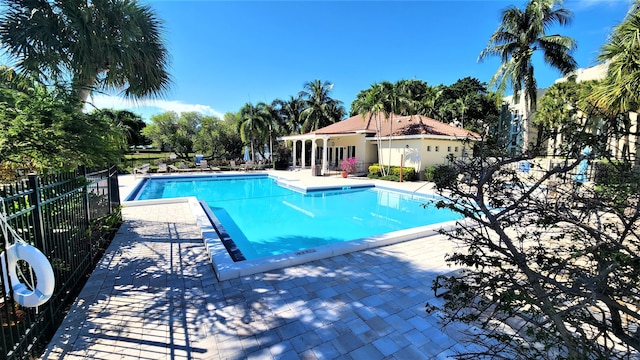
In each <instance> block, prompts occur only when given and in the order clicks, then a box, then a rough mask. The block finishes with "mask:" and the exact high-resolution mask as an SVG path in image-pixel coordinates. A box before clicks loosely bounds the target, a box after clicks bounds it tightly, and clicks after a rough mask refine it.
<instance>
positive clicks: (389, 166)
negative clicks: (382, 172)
mask: <svg viewBox="0 0 640 360" xmlns="http://www.w3.org/2000/svg"><path fill="white" fill-rule="evenodd" d="M392 135H393V111H392V112H391V116H390V119H389V158H388V159H387V174H391V136H392Z"/></svg>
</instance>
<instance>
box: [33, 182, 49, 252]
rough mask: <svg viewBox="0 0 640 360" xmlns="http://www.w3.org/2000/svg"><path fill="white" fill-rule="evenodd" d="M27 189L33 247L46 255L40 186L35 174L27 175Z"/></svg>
mask: <svg viewBox="0 0 640 360" xmlns="http://www.w3.org/2000/svg"><path fill="white" fill-rule="evenodd" d="M29 187H30V188H31V190H32V193H31V194H30V196H29V201H30V202H31V205H33V235H34V243H35V246H36V247H37V248H38V249H40V250H41V251H42V253H44V254H46V253H47V244H46V242H45V238H44V222H43V220H42V204H41V198H40V184H39V183H38V175H37V174H33V173H32V174H29Z"/></svg>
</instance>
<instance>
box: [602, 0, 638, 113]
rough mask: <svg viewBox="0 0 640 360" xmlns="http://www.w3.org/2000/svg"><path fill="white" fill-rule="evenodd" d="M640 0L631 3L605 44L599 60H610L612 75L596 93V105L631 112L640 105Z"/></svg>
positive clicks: (621, 111) (608, 76)
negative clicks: (639, 55)
mask: <svg viewBox="0 0 640 360" xmlns="http://www.w3.org/2000/svg"><path fill="white" fill-rule="evenodd" d="M638 33H640V0H636V1H635V2H634V4H633V5H632V6H631V9H630V10H629V13H628V14H627V16H626V17H625V19H624V20H623V21H622V23H620V25H618V26H617V27H616V28H615V29H614V31H613V33H612V34H611V37H610V39H609V41H608V42H607V43H606V44H605V45H604V46H603V47H602V49H601V50H600V54H599V56H598V60H600V61H603V62H609V69H608V74H607V77H606V78H605V80H604V81H603V82H602V85H601V86H599V87H597V88H596V89H595V91H594V93H593V99H594V100H595V102H596V105H597V106H599V107H601V108H604V109H607V110H609V111H611V112H613V113H628V112H630V111H636V110H638V109H639V108H640V94H639V93H638V89H639V88H640V62H639V61H638V54H639V53H640V38H639V37H638Z"/></svg>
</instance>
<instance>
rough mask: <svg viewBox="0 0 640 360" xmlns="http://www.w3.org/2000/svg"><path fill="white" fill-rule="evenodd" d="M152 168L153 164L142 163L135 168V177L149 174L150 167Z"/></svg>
mask: <svg viewBox="0 0 640 360" xmlns="http://www.w3.org/2000/svg"><path fill="white" fill-rule="evenodd" d="M150 168H151V164H142V165H141V166H140V167H139V168H138V167H134V168H133V177H136V176H137V175H138V174H140V175H143V176H144V175H148V172H149V169H150Z"/></svg>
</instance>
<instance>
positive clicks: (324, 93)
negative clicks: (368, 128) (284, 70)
mask: <svg viewBox="0 0 640 360" xmlns="http://www.w3.org/2000/svg"><path fill="white" fill-rule="evenodd" d="M331 89H333V84H331V83H329V82H328V81H324V82H323V81H320V80H314V81H311V82H308V83H305V84H304V89H303V90H302V91H300V92H299V93H298V96H299V97H300V98H302V99H303V101H304V103H305V109H304V110H303V111H302V118H303V119H304V122H303V124H302V130H303V132H309V131H314V130H317V129H320V128H322V127H325V126H328V125H331V124H333V123H335V122H338V121H340V119H342V117H344V115H345V110H344V107H343V106H342V101H340V100H336V99H333V98H331V96H330V95H329V93H330V92H331Z"/></svg>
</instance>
